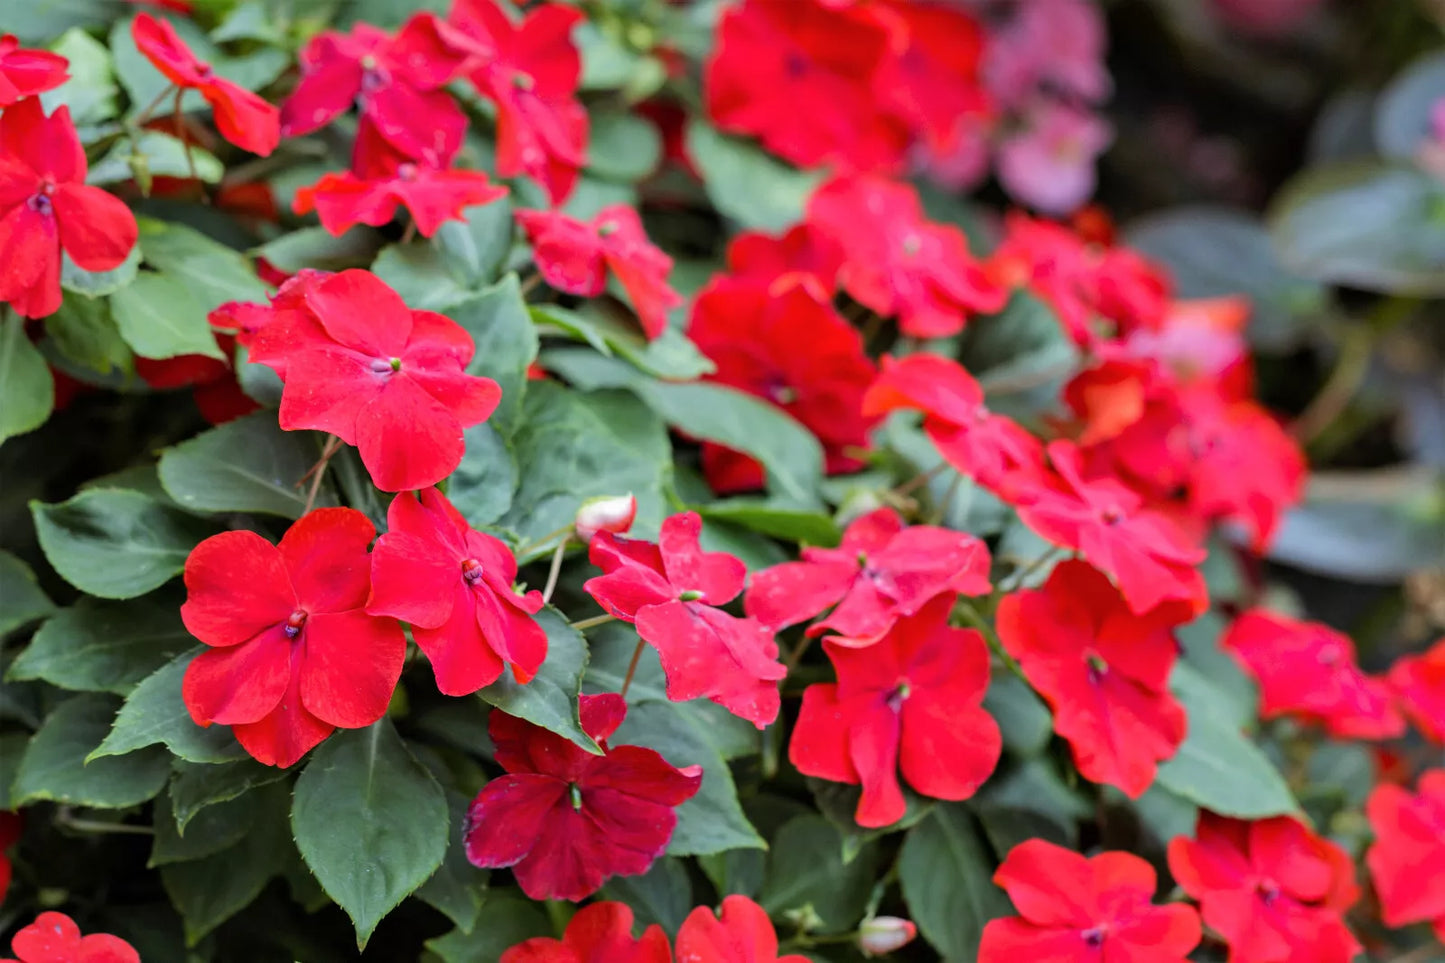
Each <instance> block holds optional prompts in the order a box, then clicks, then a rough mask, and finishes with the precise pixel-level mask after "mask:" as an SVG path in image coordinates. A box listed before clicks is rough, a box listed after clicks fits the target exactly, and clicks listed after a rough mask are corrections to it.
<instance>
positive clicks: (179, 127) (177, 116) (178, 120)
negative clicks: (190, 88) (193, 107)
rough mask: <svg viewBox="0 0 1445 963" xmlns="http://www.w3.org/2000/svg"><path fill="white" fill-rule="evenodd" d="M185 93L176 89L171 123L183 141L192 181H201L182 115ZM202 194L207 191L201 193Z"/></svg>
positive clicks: (182, 145) (182, 146)
mask: <svg viewBox="0 0 1445 963" xmlns="http://www.w3.org/2000/svg"><path fill="white" fill-rule="evenodd" d="M184 93H185V91H184V90H182V89H181V88H180V87H177V88H176V100H175V108H174V110H173V112H172V114H171V122H172V123H173V124H175V125H176V134H177V136H179V137H180V139H181V151H182V153H184V154H185V155H186V167H188V168H189V169H190V172H191V180H193V181H200V179H201V176H200V175H199V174H197V173H196V157H195V155H194V154H192V153H191V135H190V132H189V131H187V130H186V118H185V116H184V115H183V114H182V113H181V96H182V95H183V94H184ZM201 193H202V194H204V193H205V191H202V192H201Z"/></svg>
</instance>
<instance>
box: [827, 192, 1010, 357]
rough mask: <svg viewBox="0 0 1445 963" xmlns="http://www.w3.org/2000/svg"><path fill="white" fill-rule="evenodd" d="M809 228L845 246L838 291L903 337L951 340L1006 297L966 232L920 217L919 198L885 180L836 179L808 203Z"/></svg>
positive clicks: (921, 211) (996, 307)
mask: <svg viewBox="0 0 1445 963" xmlns="http://www.w3.org/2000/svg"><path fill="white" fill-rule="evenodd" d="M808 222H809V223H811V224H812V225H813V226H814V227H816V228H818V229H819V230H821V231H822V232H823V233H825V234H828V235H831V236H832V237H834V238H836V239H837V240H838V242H839V243H840V244H842V246H843V266H842V268H841V269H840V270H839V272H838V283H839V285H840V286H841V287H842V288H843V290H845V291H847V292H848V293H849V294H850V295H852V296H853V298H854V299H855V300H856V301H858V302H859V303H860V304H862V305H864V306H865V307H868V308H872V309H873V310H874V311H876V312H877V313H878V314H880V315H882V316H884V317H890V316H893V315H896V316H897V317H898V325H899V328H900V329H901V330H902V331H903V333H904V334H908V335H913V336H915V337H920V338H938V337H946V336H948V335H951V334H957V333H958V332H959V331H960V330H962V329H963V325H964V321H965V320H966V316H967V315H968V314H970V313H977V312H982V313H990V312H993V311H998V310H1000V309H1001V308H1002V307H1003V306H1004V303H1005V302H1006V301H1007V300H1008V294H1007V292H1006V291H1005V290H1004V289H1003V288H1001V287H999V286H998V285H996V284H994V283H993V281H992V280H991V279H990V278H989V276H988V274H987V273H986V272H985V271H984V269H983V266H982V265H981V264H980V263H979V262H978V261H976V260H975V259H974V258H973V256H972V255H970V254H969V253H968V241H967V240H966V239H965V238H964V236H963V232H962V231H961V230H959V229H958V228H956V227H954V226H953V225H951V224H935V223H933V222H931V221H928V220H927V219H926V218H925V217H924V214H923V205H922V204H921V203H920V202H919V200H918V192H917V191H916V190H914V188H913V187H912V186H911V185H909V184H906V183H902V182H900V181H891V180H888V179H887V178H884V177H836V178H834V179H833V180H830V181H828V182H827V183H826V184H824V185H823V186H821V187H819V188H818V189H817V190H816V191H814V192H813V196H812V197H811V198H810V199H809V200H808Z"/></svg>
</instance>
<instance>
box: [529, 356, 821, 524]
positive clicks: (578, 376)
mask: <svg viewBox="0 0 1445 963" xmlns="http://www.w3.org/2000/svg"><path fill="white" fill-rule="evenodd" d="M543 363H544V366H545V367H547V368H548V369H549V370H554V371H557V372H559V373H560V374H562V375H563V376H564V377H566V378H567V379H568V380H569V381H571V382H573V383H574V384H576V385H578V386H579V387H582V388H585V389H597V388H627V389H628V390H630V391H632V392H633V393H635V394H636V395H637V396H638V397H639V398H641V399H642V400H643V401H645V402H646V403H647V405H648V407H650V408H652V410H653V411H655V412H657V414H658V415H660V416H661V417H662V418H663V419H664V420H665V421H667V422H668V423H669V424H671V425H672V426H673V427H675V428H676V429H678V430H679V431H681V432H683V433H685V434H687V435H689V436H691V437H693V438H699V439H702V440H704V441H712V442H716V443H717V444H720V445H726V446H727V447H729V448H734V449H737V450H738V451H742V452H745V453H747V454H749V455H752V456H753V457H754V458H756V459H757V460H758V461H759V462H761V463H762V465H763V468H764V469H765V471H766V473H767V480H768V491H769V493H770V494H771V495H772V497H773V501H774V503H775V504H778V503H786V504H791V505H794V506H799V507H803V508H813V507H816V506H821V504H822V503H821V500H820V499H819V496H818V489H819V486H820V484H821V482H822V477H823V449H822V446H821V445H819V443H818V439H817V438H816V437H814V436H813V434H812V432H810V431H808V429H806V428H804V427H803V426H802V425H801V424H799V423H798V422H797V421H796V420H794V419H793V417H792V416H790V415H789V414H788V413H787V412H785V411H783V410H782V409H781V408H776V407H774V406H773V405H770V404H768V403H767V402H766V401H763V400H762V399H760V398H755V397H753V396H752V395H749V394H745V393H743V392H741V391H738V390H736V389H735V388H730V387H727V386H726V385H720V384H702V383H698V382H690V383H675V382H666V381H658V380H655V379H653V378H648V377H646V376H644V375H642V374H640V373H638V372H637V371H636V370H635V369H633V368H631V367H630V366H628V365H627V364H625V363H623V362H621V361H619V360H618V359H616V358H604V357H602V356H600V355H598V354H596V353H595V352H592V351H588V350H586V349H583V348H563V349H559V350H557V351H549V352H548V353H547V356H546V358H545V359H544V362H543Z"/></svg>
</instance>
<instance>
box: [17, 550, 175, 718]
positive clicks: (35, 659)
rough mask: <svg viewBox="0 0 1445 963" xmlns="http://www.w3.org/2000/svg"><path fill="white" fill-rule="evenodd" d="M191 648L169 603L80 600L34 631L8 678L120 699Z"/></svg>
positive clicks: (163, 601)
mask: <svg viewBox="0 0 1445 963" xmlns="http://www.w3.org/2000/svg"><path fill="white" fill-rule="evenodd" d="M0 577H3V576H0ZM193 645H195V640H194V639H193V638H191V636H190V633H188V632H187V631H186V627H185V626H184V625H182V624H181V617H180V613H179V611H178V610H177V608H176V605H175V602H174V601H172V600H171V599H169V598H167V599H151V598H142V599H134V600H132V601H129V602H107V601H102V600H100V599H93V598H86V597H83V598H80V599H78V600H77V601H76V603H75V604H74V605H72V606H71V607H70V608H67V609H61V610H60V611H59V612H57V613H55V615H53V616H51V618H50V619H48V620H47V621H46V622H45V624H44V625H42V626H40V628H39V629H37V630H36V632H35V636H34V637H33V638H32V639H31V640H30V645H29V646H27V647H26V648H25V649H24V650H23V651H22V652H21V653H20V656H19V657H18V658H17V659H16V660H15V661H14V662H13V663H11V665H10V671H9V672H7V673H6V678H9V679H43V680H45V681H46V682H49V683H50V684H51V685H57V686H60V687H61V688H62V689H73V690H76V691H80V692H114V693H115V694H116V695H122V696H123V695H126V694H127V693H129V692H130V691H131V690H132V689H134V688H135V686H136V684H137V683H138V682H140V681H141V680H142V679H144V678H145V677H146V676H148V675H150V674H151V673H152V672H155V671H156V670H157V669H159V668H160V667H161V666H163V665H165V664H166V663H167V662H169V661H170V660H171V659H172V658H174V657H175V656H176V655H177V653H180V652H184V651H186V650H187V649H189V648H191V647H192V646H193Z"/></svg>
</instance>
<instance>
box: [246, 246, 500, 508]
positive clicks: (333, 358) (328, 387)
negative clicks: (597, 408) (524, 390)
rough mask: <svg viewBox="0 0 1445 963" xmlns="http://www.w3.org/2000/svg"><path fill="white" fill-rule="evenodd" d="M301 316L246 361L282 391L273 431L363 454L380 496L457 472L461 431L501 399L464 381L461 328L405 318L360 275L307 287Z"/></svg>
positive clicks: (269, 332)
mask: <svg viewBox="0 0 1445 963" xmlns="http://www.w3.org/2000/svg"><path fill="white" fill-rule="evenodd" d="M308 288H309V289H307V290H305V293H304V297H305V306H306V309H307V310H306V311H288V312H285V313H284V315H278V317H277V318H276V319H274V320H272V321H271V322H270V323H269V324H267V325H266V326H265V327H264V328H262V329H261V330H260V331H258V332H256V335H255V337H254V339H253V341H252V344H251V355H250V357H251V360H252V361H256V362H260V363H261V364H264V365H267V366H269V367H270V368H272V369H273V370H274V371H275V372H276V373H277V374H278V375H280V376H281V378H282V380H283V381H284V382H285V388H284V389H283V391H282V393H281V416H280V417H281V427H282V428H284V429H286V430H287V431H295V430H296V429H298V428H314V429H316V430H317V431H327V432H330V433H331V434H333V435H335V436H337V437H338V438H340V439H341V440H342V441H344V442H346V443H347V444H350V445H355V446H356V447H357V449H358V450H359V451H360V453H361V461H362V463H363V464H365V465H366V470H367V471H368V472H370V473H371V479H372V481H373V482H375V483H376V486H377V487H378V488H380V489H382V490H383V491H389V492H395V491H402V490H403V489H415V488H424V487H426V486H428V485H434V484H436V483H437V482H438V481H440V480H441V479H443V478H445V477H446V476H447V475H450V474H451V473H452V471H453V470H454V469H455V468H456V467H457V465H458V464H460V463H461V460H462V454H463V452H464V450H465V448H466V443H465V442H464V441H463V439H462V430H463V429H464V428H468V427H470V426H472V425H475V424H478V423H480V422H483V421H486V420H487V417H488V416H489V415H491V413H492V411H493V410H494V409H495V408H496V407H497V402H498V401H500V400H501V396H502V391H501V388H499V387H498V386H497V383H496V382H495V381H492V380H491V379H490V378H481V377H476V376H474V375H469V374H466V372H465V370H464V369H465V368H466V365H467V362H469V361H470V360H471V358H472V354H473V352H474V351H475V350H476V345H475V344H474V343H473V341H472V338H471V336H470V335H469V334H467V332H466V330H465V329H464V328H462V326H461V325H459V324H457V323H456V322H455V321H453V320H451V319H450V318H447V317H443V316H442V315H440V314H435V313H433V312H431V311H413V310H411V309H410V308H408V307H407V306H406V304H405V303H404V302H403V301H402V299H401V296H400V295H398V294H397V293H396V292H395V291H393V290H392V289H391V288H390V287H388V286H387V285H386V284H385V283H384V282H383V281H382V280H381V279H380V278H378V277H377V276H376V275H374V274H371V273H369V272H367V271H358V270H350V271H342V272H341V273H339V274H333V275H331V276H329V277H326V278H324V279H321V280H319V281H316V282H314V283H312V284H310V285H308Z"/></svg>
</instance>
